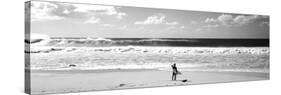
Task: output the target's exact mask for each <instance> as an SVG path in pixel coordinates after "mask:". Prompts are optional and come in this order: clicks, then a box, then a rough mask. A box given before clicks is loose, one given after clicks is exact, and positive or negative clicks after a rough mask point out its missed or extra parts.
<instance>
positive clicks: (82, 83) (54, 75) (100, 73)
mask: <svg viewBox="0 0 281 95" xmlns="http://www.w3.org/2000/svg"><path fill="white" fill-rule="evenodd" d="M30 74H31V89H32V90H31V91H32V92H31V93H32V94H51V93H65V92H81V91H99V90H114V89H124V88H143V87H157V86H176V85H177V86H178V85H194V84H204V83H208V84H209V83H222V82H236V81H254V80H268V79H269V73H256V72H205V71H189V72H182V75H178V77H177V81H172V80H171V72H170V71H161V70H72V71H68V70H60V71H58V70H48V71H47V70H45V71H39V70H32V71H31V73H30ZM182 80H187V81H186V82H183V81H182Z"/></svg>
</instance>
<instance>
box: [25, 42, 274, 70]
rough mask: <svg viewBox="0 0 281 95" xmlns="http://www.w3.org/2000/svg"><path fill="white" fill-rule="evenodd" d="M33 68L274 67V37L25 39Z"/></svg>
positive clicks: (190, 68) (253, 68)
mask: <svg viewBox="0 0 281 95" xmlns="http://www.w3.org/2000/svg"><path fill="white" fill-rule="evenodd" d="M25 42H26V44H28V45H30V49H28V50H25V53H28V54H30V57H31V64H30V67H31V68H30V69H32V70H107V69H157V70H166V71H170V70H171V67H170V65H171V64H173V63H176V64H177V66H178V68H179V70H181V71H223V72H225V71H227V72H264V73H268V72H269V53H270V51H269V39H190V38H189V39H186V38H157V39H156V38H78V37H76V38H73V37H72V38H70V37H67V38H65V37H51V38H49V39H32V40H25Z"/></svg>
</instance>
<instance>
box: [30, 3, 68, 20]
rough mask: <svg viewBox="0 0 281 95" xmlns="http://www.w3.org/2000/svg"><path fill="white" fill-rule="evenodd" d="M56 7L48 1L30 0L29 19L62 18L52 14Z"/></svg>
mask: <svg viewBox="0 0 281 95" xmlns="http://www.w3.org/2000/svg"><path fill="white" fill-rule="evenodd" d="M57 8H58V6H57V5H56V4H52V3H49V2H31V21H44V20H59V19H63V17H61V16H57V15H55V14H54V11H55V10H56V9H57Z"/></svg>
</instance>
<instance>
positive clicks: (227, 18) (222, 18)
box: [217, 14, 233, 25]
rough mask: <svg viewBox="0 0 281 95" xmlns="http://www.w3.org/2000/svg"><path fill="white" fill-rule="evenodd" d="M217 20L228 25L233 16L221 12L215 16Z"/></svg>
mask: <svg viewBox="0 0 281 95" xmlns="http://www.w3.org/2000/svg"><path fill="white" fill-rule="evenodd" d="M217 20H218V21H219V22H221V23H222V24H223V25H229V24H231V23H232V22H233V17H232V15H226V14H222V15H220V16H219V17H218V18H217Z"/></svg>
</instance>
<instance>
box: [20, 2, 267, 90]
mask: <svg viewBox="0 0 281 95" xmlns="http://www.w3.org/2000/svg"><path fill="white" fill-rule="evenodd" d="M269 19H270V17H269V15H259V14H240V13H221V12H207V11H206V12H204V11H192V10H176V9H162V8H146V7H132V6H115V5H103V4H90V3H70V2H54V1H53V2H52V1H28V2H26V3H25V39H24V44H25V50H24V53H25V76H26V79H28V80H29V81H26V85H25V87H26V88H25V89H26V93H30V94H54V93H70V92H89V91H101V90H118V89H131V88H147V87H165V86H189V85H199V84H213V83H227V82H240V81H258V80H269V79H270V78H269V75H270V64H269V63H270V49H269V48H270V42H269V41H270V37H269V34H270V29H269V26H270V24H269V23H270V20H269Z"/></svg>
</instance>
